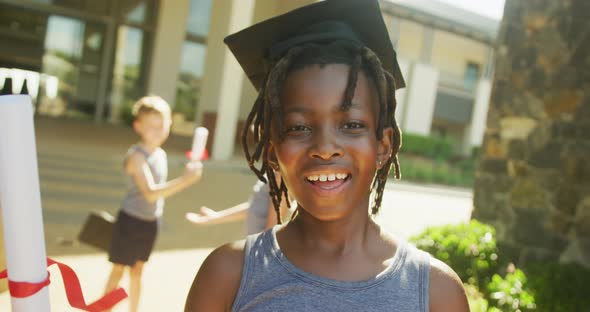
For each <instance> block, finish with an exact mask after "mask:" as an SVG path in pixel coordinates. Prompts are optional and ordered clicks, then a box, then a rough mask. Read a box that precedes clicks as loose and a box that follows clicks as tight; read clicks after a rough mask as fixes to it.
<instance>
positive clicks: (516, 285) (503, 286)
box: [487, 269, 536, 312]
mask: <svg viewBox="0 0 590 312" xmlns="http://www.w3.org/2000/svg"><path fill="white" fill-rule="evenodd" d="M487 291H488V294H489V295H488V296H489V303H490V305H493V306H494V307H496V308H498V309H500V311H510V312H526V311H534V310H536V309H535V308H536V306H535V298H534V297H533V295H532V294H531V292H530V290H529V289H528V284H527V278H526V275H525V274H524V273H523V272H522V271H521V270H519V269H516V270H514V272H509V273H507V274H506V276H505V277H504V278H502V277H500V275H498V274H494V276H493V277H492V281H491V282H490V283H489V284H488V286H487Z"/></svg>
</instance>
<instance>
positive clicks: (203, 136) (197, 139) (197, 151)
mask: <svg viewBox="0 0 590 312" xmlns="http://www.w3.org/2000/svg"><path fill="white" fill-rule="evenodd" d="M208 136H209V130H207V128H205V127H197V128H196V129H195V135H194V136H193V147H192V149H191V158H192V160H201V158H202V157H203V153H204V152H205V146H206V145H207V137H208Z"/></svg>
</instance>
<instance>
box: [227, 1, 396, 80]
mask: <svg viewBox="0 0 590 312" xmlns="http://www.w3.org/2000/svg"><path fill="white" fill-rule="evenodd" d="M338 39H345V40H351V41H353V42H357V43H359V44H362V45H364V46H366V47H368V48H369V49H371V50H372V51H373V52H375V53H376V54H377V56H379V59H380V60H381V63H382V65H383V68H384V69H385V70H387V71H388V72H389V73H390V74H392V75H393V77H394V78H395V82H396V88H397V89H399V88H403V87H405V82H404V78H403V77H402V73H401V71H400V68H399V65H398V63H397V57H396V54H395V51H394V50H393V46H392V44H391V41H390V40H389V35H388V33H387V27H386V26H385V23H384V22H383V17H382V15H381V10H380V8H379V2H378V0H326V1H322V2H317V3H314V4H311V5H307V6H304V7H301V8H299V9H296V10H293V11H291V12H288V13H286V14H283V15H280V16H277V17H273V18H271V19H268V20H265V21H263V22H260V23H258V24H255V25H253V26H250V27H248V28H246V29H244V30H242V31H239V32H237V33H235V34H232V35H229V36H227V37H226V38H225V40H224V42H225V43H226V44H227V46H228V47H229V49H230V50H231V51H232V53H233V54H234V56H235V57H236V59H237V60H238V62H239V63H240V65H241V66H242V68H243V69H244V72H245V73H246V75H247V76H248V78H249V79H250V81H251V82H252V84H253V85H254V87H255V88H256V90H260V87H261V86H262V84H263V83H264V79H265V77H266V74H267V72H266V71H267V70H268V67H269V66H268V65H269V64H270V63H271V62H272V61H274V60H276V58H277V57H280V56H282V55H283V54H284V53H285V52H286V51H287V50H289V49H290V48H291V47H293V46H296V45H299V44H303V43H308V42H311V43H322V42H330V41H333V40H338Z"/></svg>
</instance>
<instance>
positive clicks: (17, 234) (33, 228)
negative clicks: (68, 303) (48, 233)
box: [0, 95, 51, 312]
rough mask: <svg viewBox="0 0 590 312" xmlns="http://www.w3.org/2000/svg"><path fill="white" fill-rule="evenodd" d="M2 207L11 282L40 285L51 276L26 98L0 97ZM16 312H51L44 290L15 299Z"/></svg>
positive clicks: (13, 305)
mask: <svg viewBox="0 0 590 312" xmlns="http://www.w3.org/2000/svg"><path fill="white" fill-rule="evenodd" d="M0 207H2V220H3V225H4V246H5V252H6V268H7V269H8V279H9V280H11V281H15V282H29V283H39V282H42V281H44V280H45V279H46V278H47V274H48V273H47V260H46V254H45V238H44V236H43V217H42V214H41V195H40V191H39V172H38V170H37V150H36V147H35V131H34V125H33V105H32V103H31V98H30V97H29V96H28V95H5V96H0ZM11 304H12V311H14V312H43V311H50V310H51V309H50V305H49V290H48V289H47V287H44V288H43V289H41V290H40V291H39V292H37V293H36V294H34V295H32V296H30V297H27V298H11Z"/></svg>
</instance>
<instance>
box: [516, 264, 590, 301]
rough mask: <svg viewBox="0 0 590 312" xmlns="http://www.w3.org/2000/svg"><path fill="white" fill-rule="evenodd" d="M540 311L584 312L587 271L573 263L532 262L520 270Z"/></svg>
mask: <svg viewBox="0 0 590 312" xmlns="http://www.w3.org/2000/svg"><path fill="white" fill-rule="evenodd" d="M524 270H525V271H526V273H527V275H528V276H529V281H530V282H529V284H530V288H531V289H532V291H533V293H534V295H535V298H536V301H537V302H536V303H537V309H538V311H541V312H565V311H587V310H584V309H588V305H589V302H590V301H589V299H588V297H589V296H590V270H589V269H587V268H584V267H582V266H580V265H577V264H560V263H555V262H553V263H551V262H550V263H533V264H529V265H527V267H526V268H525V269H524Z"/></svg>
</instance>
